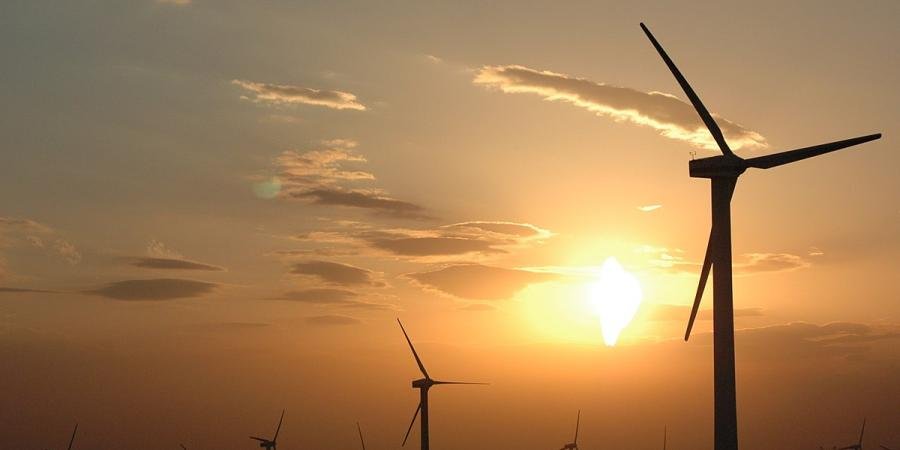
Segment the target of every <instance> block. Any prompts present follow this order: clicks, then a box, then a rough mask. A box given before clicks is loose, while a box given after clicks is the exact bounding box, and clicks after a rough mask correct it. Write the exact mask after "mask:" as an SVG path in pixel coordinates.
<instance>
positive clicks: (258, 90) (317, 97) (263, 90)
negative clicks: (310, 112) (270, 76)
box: [231, 80, 366, 111]
mask: <svg viewBox="0 0 900 450" xmlns="http://www.w3.org/2000/svg"><path fill="white" fill-rule="evenodd" d="M231 83H232V84H234V85H236V86H240V87H241V88H242V89H244V90H245V91H246V92H247V93H248V94H249V95H252V96H253V97H252V98H250V97H247V96H243V97H242V98H246V99H248V100H251V101H254V102H256V103H263V104H270V105H290V104H305V105H316V106H324V107H326V108H331V109H351V110H357V111H365V110H366V107H365V105H363V104H362V103H360V102H359V101H358V100H357V98H356V95H353V94H351V93H349V92H344V91H330V90H325V89H313V88H308V87H302V86H293V85H288V84H273V83H258V82H255V81H246V80H232V81H231Z"/></svg>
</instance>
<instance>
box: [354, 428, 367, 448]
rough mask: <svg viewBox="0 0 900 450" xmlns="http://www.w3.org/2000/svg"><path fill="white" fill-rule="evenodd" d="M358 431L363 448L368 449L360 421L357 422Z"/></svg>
mask: <svg viewBox="0 0 900 450" xmlns="http://www.w3.org/2000/svg"><path fill="white" fill-rule="evenodd" d="M356 431H358V432H359V443H360V445H362V450H366V441H365V439H363V435H362V428H361V427H360V426H359V422H356Z"/></svg>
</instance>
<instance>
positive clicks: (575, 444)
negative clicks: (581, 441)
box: [560, 409, 581, 450]
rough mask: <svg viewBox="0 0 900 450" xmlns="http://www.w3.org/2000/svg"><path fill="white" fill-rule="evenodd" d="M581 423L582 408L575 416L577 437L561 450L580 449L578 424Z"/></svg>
mask: <svg viewBox="0 0 900 450" xmlns="http://www.w3.org/2000/svg"><path fill="white" fill-rule="evenodd" d="M579 424H581V410H580V409H579V410H578V415H577V416H575V438H574V439H572V442H569V443H568V444H566V445H563V447H562V448H561V449H560V450H578V425H579Z"/></svg>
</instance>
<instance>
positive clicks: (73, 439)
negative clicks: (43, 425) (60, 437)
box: [66, 423, 78, 450]
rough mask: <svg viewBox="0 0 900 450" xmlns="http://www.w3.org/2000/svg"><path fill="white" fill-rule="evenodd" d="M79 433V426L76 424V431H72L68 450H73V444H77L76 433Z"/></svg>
mask: <svg viewBox="0 0 900 450" xmlns="http://www.w3.org/2000/svg"><path fill="white" fill-rule="evenodd" d="M77 432H78V424H77V423H76V424H75V429H74V430H72V437H71V438H69V446H68V447H66V449H67V450H72V444H73V443H75V433H77Z"/></svg>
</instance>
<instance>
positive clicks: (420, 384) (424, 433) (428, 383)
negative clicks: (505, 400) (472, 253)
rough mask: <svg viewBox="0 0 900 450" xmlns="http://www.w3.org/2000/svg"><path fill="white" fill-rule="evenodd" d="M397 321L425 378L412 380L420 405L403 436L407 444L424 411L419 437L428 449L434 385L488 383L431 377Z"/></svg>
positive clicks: (422, 446) (404, 330)
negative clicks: (417, 392) (439, 379)
mask: <svg viewBox="0 0 900 450" xmlns="http://www.w3.org/2000/svg"><path fill="white" fill-rule="evenodd" d="M397 323H399V324H400V330H402V331H403V336H404V337H406V342H407V343H408V344H409V349H410V350H412V354H413V357H414V358H416V364H417V365H418V366H419V371H420V372H422V375H423V376H424V377H425V378H420V379H418V380H414V381H413V382H412V387H413V388H414V389H418V390H419V406H418V407H417V408H416V412H415V414H413V418H412V421H411V422H410V423H409V428H407V430H406V436H404V437H403V444H402V445H406V440H407V439H409V433H410V431H412V427H413V425H414V424H415V423H416V417H418V416H419V413H420V412H421V413H422V417H421V419H420V420H419V424H420V425H421V429H420V432H419V435H420V436H419V437H420V438H421V439H422V445H421V450H428V390H429V389H431V387H432V386H435V385H438V384H480V385H486V384H488V383H466V382H462V381H437V380H434V379H432V378H431V376H429V375H428V371H427V370H425V365H423V364H422V360H421V359H419V354H418V353H416V348H415V347H413V344H412V341H411V340H409V335H408V334H406V329H405V328H403V323H402V322H400V319H397Z"/></svg>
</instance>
